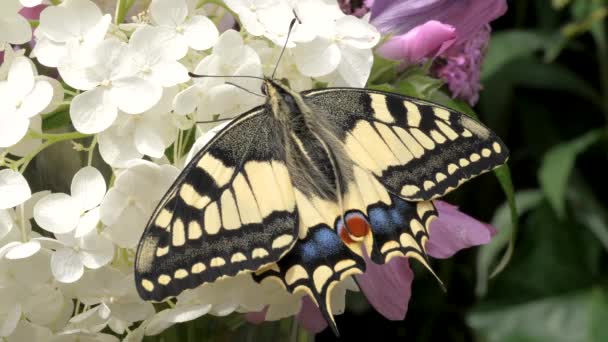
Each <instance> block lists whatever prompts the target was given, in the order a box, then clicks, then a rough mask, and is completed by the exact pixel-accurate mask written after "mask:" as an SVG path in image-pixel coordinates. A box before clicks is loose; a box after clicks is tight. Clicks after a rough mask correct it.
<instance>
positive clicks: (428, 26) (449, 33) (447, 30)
mask: <svg viewBox="0 0 608 342" xmlns="http://www.w3.org/2000/svg"><path fill="white" fill-rule="evenodd" d="M455 41H456V30H455V29H454V27H453V26H450V25H445V24H442V23H440V22H438V21H435V20H430V21H427V22H426V23H424V24H422V25H420V26H416V27H415V28H413V29H411V30H410V31H409V32H407V33H406V34H403V35H399V36H395V37H393V38H391V39H389V40H388V41H387V42H386V43H384V44H383V45H382V46H381V47H380V48H378V53H380V54H381V55H382V56H384V57H386V58H391V59H397V60H400V59H402V60H405V61H407V62H408V63H418V62H421V61H422V59H423V58H432V57H435V56H438V55H440V54H441V53H443V52H445V51H446V50H447V49H448V48H449V47H450V46H452V45H453V44H454V42H455Z"/></svg>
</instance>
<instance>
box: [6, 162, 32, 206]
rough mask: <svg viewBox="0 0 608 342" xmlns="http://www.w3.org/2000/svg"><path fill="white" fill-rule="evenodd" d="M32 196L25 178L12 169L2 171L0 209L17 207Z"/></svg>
mask: <svg viewBox="0 0 608 342" xmlns="http://www.w3.org/2000/svg"><path fill="white" fill-rule="evenodd" d="M31 196H32V191H31V190H30V186H29V185H28V184H27V181H26V180H25V177H23V175H22V174H20V173H19V172H17V171H13V170H10V169H3V170H0V209H8V208H12V207H16V206H18V205H19V204H21V203H23V202H25V201H26V200H27V199H28V198H30V197H31Z"/></svg>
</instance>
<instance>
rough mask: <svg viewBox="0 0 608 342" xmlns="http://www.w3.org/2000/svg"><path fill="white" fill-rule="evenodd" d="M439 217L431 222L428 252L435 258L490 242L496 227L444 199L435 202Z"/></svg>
mask: <svg viewBox="0 0 608 342" xmlns="http://www.w3.org/2000/svg"><path fill="white" fill-rule="evenodd" d="M433 203H434V204H435V207H436V208H437V212H438V214H439V215H438V217H437V218H436V219H435V220H434V221H433V222H431V227H430V229H429V235H430V236H429V240H428V242H427V243H426V250H427V253H428V254H429V255H430V256H432V257H434V258H441V259H444V258H449V257H451V256H452V255H454V254H456V252H458V251H459V250H461V249H465V248H469V247H472V246H478V245H483V244H486V243H488V242H490V239H491V238H492V236H493V235H494V233H495V232H496V230H495V228H494V227H492V226H490V225H487V224H485V223H483V222H480V221H478V220H476V219H474V218H472V217H471V216H469V215H467V214H465V213H463V212H461V211H460V210H458V207H456V206H453V205H451V204H449V203H446V202H443V201H435V202H433Z"/></svg>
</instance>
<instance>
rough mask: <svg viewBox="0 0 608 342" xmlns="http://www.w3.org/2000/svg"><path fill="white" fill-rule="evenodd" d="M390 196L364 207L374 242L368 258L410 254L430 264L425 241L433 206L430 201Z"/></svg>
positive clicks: (376, 259) (382, 259)
mask: <svg viewBox="0 0 608 342" xmlns="http://www.w3.org/2000/svg"><path fill="white" fill-rule="evenodd" d="M391 199H392V202H391V204H390V205H386V204H384V203H379V204H377V205H375V206H373V207H372V208H370V209H369V210H368V213H367V215H368V220H369V223H370V226H371V230H372V233H373V234H374V243H375V246H374V249H373V250H372V252H371V259H372V260H373V261H374V262H375V263H377V264H385V263H387V262H389V261H390V260H391V259H392V258H394V257H411V258H415V259H417V260H418V261H420V262H421V263H422V264H424V265H425V266H426V267H427V268H430V267H429V265H428V263H427V254H426V249H425V245H426V242H427V241H428V239H429V227H430V224H431V222H432V221H433V219H435V218H436V217H437V210H436V209H435V207H434V206H433V204H432V202H430V201H428V202H409V201H405V200H402V199H401V198H399V197H397V196H394V195H391Z"/></svg>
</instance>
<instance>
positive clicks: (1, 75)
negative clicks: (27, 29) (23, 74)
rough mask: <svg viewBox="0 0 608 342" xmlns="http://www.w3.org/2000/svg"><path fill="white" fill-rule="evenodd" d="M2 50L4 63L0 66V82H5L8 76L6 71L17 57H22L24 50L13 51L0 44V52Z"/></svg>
mask: <svg viewBox="0 0 608 342" xmlns="http://www.w3.org/2000/svg"><path fill="white" fill-rule="evenodd" d="M2 50H4V62H2V63H1V64H0V81H4V80H6V77H7V76H8V71H9V69H10V67H11V65H12V64H13V61H14V60H15V58H17V57H19V56H23V54H24V53H25V50H23V49H20V50H16V51H15V50H13V49H12V47H11V46H10V45H8V44H6V43H5V44H4V45H3V44H0V51H2Z"/></svg>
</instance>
